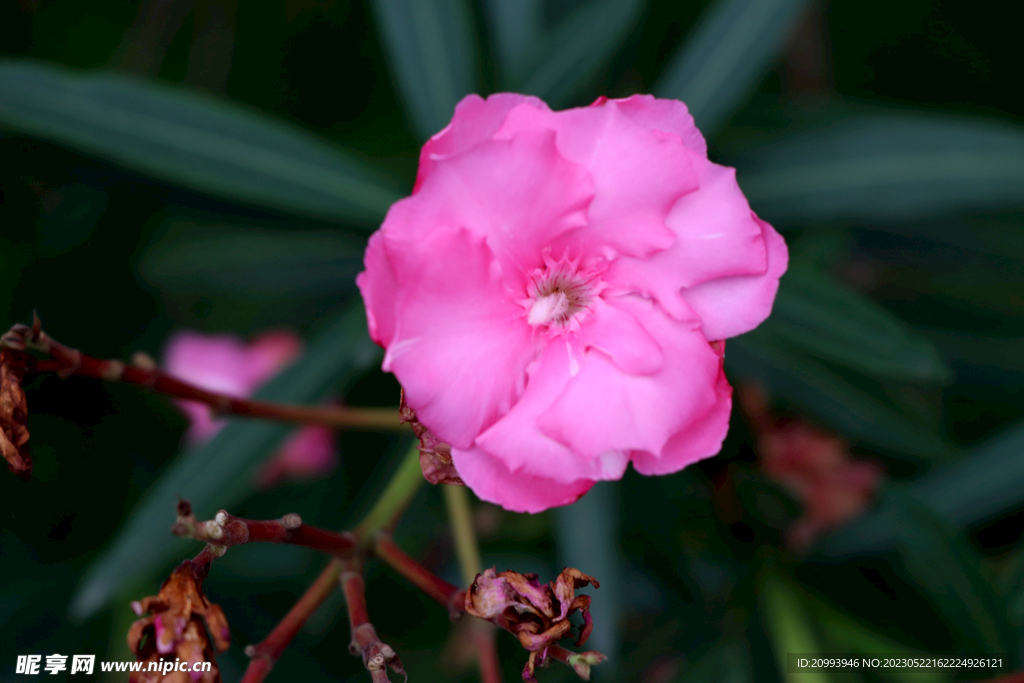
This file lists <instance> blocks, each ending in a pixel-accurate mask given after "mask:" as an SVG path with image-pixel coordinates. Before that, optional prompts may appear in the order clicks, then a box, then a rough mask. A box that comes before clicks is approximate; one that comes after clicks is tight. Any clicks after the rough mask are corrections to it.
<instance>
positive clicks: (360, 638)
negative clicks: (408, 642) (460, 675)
mask: <svg viewBox="0 0 1024 683" xmlns="http://www.w3.org/2000/svg"><path fill="white" fill-rule="evenodd" d="M362 569H363V568H362V562H361V561H360V560H359V558H358V557H351V558H348V559H346V560H342V570H341V590H342V592H343V593H344V594H345V605H346V606H347V608H348V623H349V627H350V628H351V632H352V642H351V643H349V646H348V651H349V652H351V653H352V655H354V656H356V657H358V656H360V655H361V656H362V658H363V665H364V666H365V667H366V669H367V671H369V672H370V678H371V679H372V680H373V683H382V681H387V680H389V679H388V673H387V667H389V666H390V667H391V669H392V670H393V671H394V672H395V673H399V674H402V676H404V677H405V680H406V681H408V680H409V676H408V674H406V673H405V669H404V668H402V660H400V659H399V658H398V654H396V653H395V650H394V649H393V648H392V647H391V646H390V645H388V644H386V643H383V642H381V640H380V638H379V637H378V636H377V631H376V630H375V629H374V628H373V624H371V623H370V615H369V612H368V610H367V609H366V583H365V581H364V580H363V571H362Z"/></svg>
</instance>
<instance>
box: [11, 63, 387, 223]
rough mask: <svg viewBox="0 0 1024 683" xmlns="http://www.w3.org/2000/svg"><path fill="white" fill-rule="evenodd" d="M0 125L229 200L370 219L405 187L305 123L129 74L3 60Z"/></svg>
mask: <svg viewBox="0 0 1024 683" xmlns="http://www.w3.org/2000/svg"><path fill="white" fill-rule="evenodd" d="M0 128H3V129H5V130H8V131H11V132H16V133H19V134H22V135H29V136H32V137H39V138H43V139H46V140H51V141H53V142H56V143H58V144H61V145H65V146H67V147H70V148H71V149H75V150H78V151H80V152H84V153H85V154H89V155H92V156H95V157H99V158H101V159H104V160H106V161H110V162H112V163H115V164H119V165H121V166H124V167H125V168H128V169H131V170H133V171H136V172H139V173H143V174H146V175H149V176H152V177H153V178H156V179H157V180H161V181H165V182H168V183H173V184H177V185H182V186H184V187H186V188H189V189H191V190H195V191H197V192H203V193H205V194H210V195H213V196H216V197H220V198H223V199H227V200H230V201H237V202H243V203H246V204H252V205H256V206H263V207H269V208H272V209H277V210H281V211H287V212H291V213H296V214H300V215H303V216H312V217H315V218H321V219H326V220H332V221H338V222H345V223H347V222H356V223H360V224H373V223H376V222H378V221H379V220H380V219H381V218H382V217H383V215H384V212H385V211H386V210H387V208H388V206H389V205H390V204H392V203H393V202H394V201H396V200H397V199H399V198H400V196H401V195H400V194H399V193H398V192H397V191H396V190H395V189H394V188H392V187H391V186H390V185H389V184H388V183H387V182H385V181H384V180H383V179H382V178H380V177H379V176H378V175H377V174H376V173H373V172H371V171H370V170H369V169H368V168H365V167H364V166H363V165H362V164H361V163H358V162H357V161H356V160H355V159H353V158H351V157H349V156H348V155H346V154H345V153H344V152H342V151H340V150H337V149H333V148H332V147H331V146H330V144H329V143H328V142H327V141H325V140H321V139H318V138H316V137H314V136H312V135H309V134H308V133H305V132H303V131H301V130H298V129H296V128H293V127H291V126H289V125H287V124H284V123H282V122H280V121H275V120H273V119H271V118H269V117H267V116H265V115H262V114H257V113H255V112H251V111H249V110H246V109H243V108H242V107H239V106H237V105H233V104H231V103H229V102H225V101H221V100H218V99H215V98H213V97H209V96H207V95H202V94H199V93H196V92H192V91H189V90H185V89H183V88H175V87H170V86H165V85H157V84H155V83H150V82H147V81H143V80H138V79H134V78H130V77H128V76H125V75H120V74H111V73H102V72H94V73H89V74H85V73H75V72H73V71H69V70H67V69H63V68H59V67H54V66H49V65H45V64H38V63H34V62H28V61H20V60H0Z"/></svg>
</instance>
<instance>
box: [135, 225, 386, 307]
mask: <svg viewBox="0 0 1024 683" xmlns="http://www.w3.org/2000/svg"><path fill="white" fill-rule="evenodd" d="M210 220H215V219H209V220H204V219H202V218H194V217H190V216H182V215H172V216H169V217H168V218H167V219H166V220H165V221H164V223H163V225H162V230H161V235H160V236H159V237H158V238H157V239H156V240H154V241H153V242H151V243H150V245H149V246H147V247H146V250H145V251H144V252H143V254H142V257H141V259H140V261H139V273H140V275H142V278H143V279H144V280H145V281H146V282H147V283H149V284H151V285H154V286H156V287H157V288H159V289H160V290H161V291H163V292H174V293H187V294H202V295H209V296H225V297H232V298H245V299H249V298H252V299H277V298H289V299H295V298H307V297H317V298H326V297H330V296H335V295H337V294H341V293H346V292H351V290H352V289H353V288H354V287H355V276H356V274H357V273H359V271H360V270H362V268H363V252H364V250H365V246H366V245H365V240H362V239H359V238H357V237H354V236H352V235H350V234H348V233H345V232H342V231H340V230H280V229H277V230H275V229H271V228H266V227H253V226H244V225H232V224H223V223H216V222H210Z"/></svg>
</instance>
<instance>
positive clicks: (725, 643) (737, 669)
mask: <svg viewBox="0 0 1024 683" xmlns="http://www.w3.org/2000/svg"><path fill="white" fill-rule="evenodd" d="M675 680H676V681H678V682H679V683H684V682H685V683H746V682H747V681H753V680H754V672H753V666H752V663H751V661H750V648H749V647H748V645H747V643H746V642H745V641H743V640H738V639H737V640H733V639H728V640H722V641H720V642H718V643H716V644H715V645H714V646H712V648H711V649H710V650H708V652H707V653H705V654H704V656H703V657H701V658H700V659H698V660H697V661H696V662H694V664H693V665H691V666H689V667H687V668H686V669H684V670H683V672H682V674H680V675H679V676H678V677H677V678H676V679H675Z"/></svg>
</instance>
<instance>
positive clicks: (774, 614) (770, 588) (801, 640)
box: [761, 576, 829, 683]
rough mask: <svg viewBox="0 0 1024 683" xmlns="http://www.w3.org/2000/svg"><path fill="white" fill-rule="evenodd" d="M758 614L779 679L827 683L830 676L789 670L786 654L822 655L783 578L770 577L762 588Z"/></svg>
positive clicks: (798, 682)
mask: <svg viewBox="0 0 1024 683" xmlns="http://www.w3.org/2000/svg"><path fill="white" fill-rule="evenodd" d="M761 612H762V615H763V616H762V618H763V621H764V625H765V630H766V631H767V632H768V636H769V637H770V638H771V641H772V649H773V650H774V652H775V658H776V663H777V665H778V667H779V677H780V678H781V679H782V680H784V681H788V682H789V683H827V682H828V680H829V677H828V675H826V674H825V673H824V672H821V671H801V672H798V673H790V671H789V665H788V662H787V659H788V655H790V654H797V655H815V654H819V653H820V652H821V647H820V646H819V645H818V639H817V637H816V636H815V634H814V629H813V627H812V626H811V621H810V619H809V618H808V617H807V612H806V611H805V610H804V608H803V605H801V604H800V598H799V597H798V596H797V594H796V592H795V591H794V590H793V588H792V587H791V586H790V585H789V584H787V583H786V582H784V581H783V580H782V579H780V578H778V577H775V576H769V577H768V578H767V579H766V580H765V583H764V586H763V587H762V589H761Z"/></svg>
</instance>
